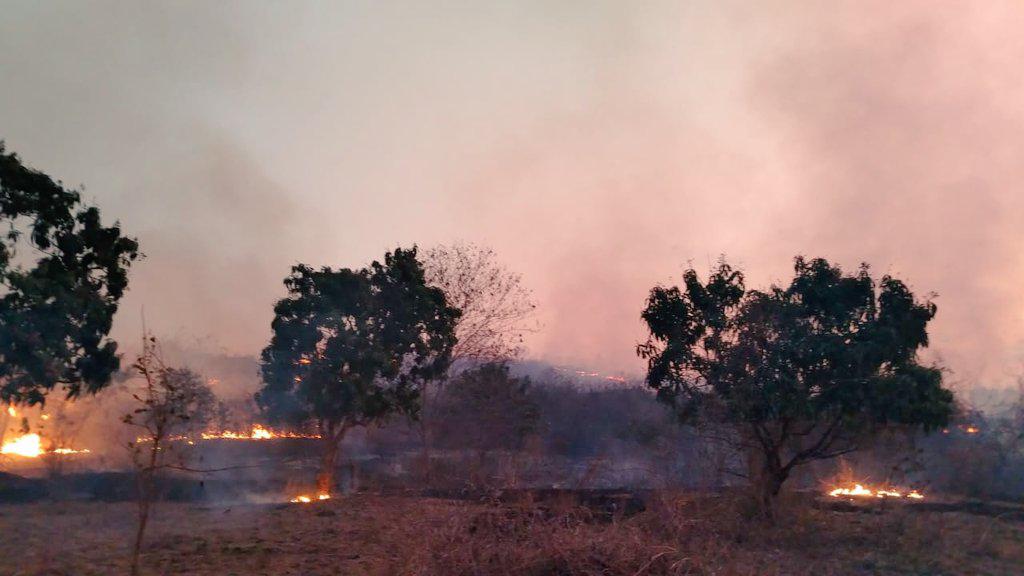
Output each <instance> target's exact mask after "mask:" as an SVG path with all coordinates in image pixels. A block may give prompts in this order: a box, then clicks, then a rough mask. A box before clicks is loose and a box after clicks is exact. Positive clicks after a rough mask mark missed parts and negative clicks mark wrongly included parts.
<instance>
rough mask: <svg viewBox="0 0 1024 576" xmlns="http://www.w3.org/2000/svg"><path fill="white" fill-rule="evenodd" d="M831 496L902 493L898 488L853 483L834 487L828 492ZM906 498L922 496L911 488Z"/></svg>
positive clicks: (892, 495) (867, 495)
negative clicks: (848, 486)
mask: <svg viewBox="0 0 1024 576" xmlns="http://www.w3.org/2000/svg"><path fill="white" fill-rule="evenodd" d="M828 495H829V496H831V497H833V498H842V497H852V498H871V497H874V498H903V497H904V494H903V493H902V492H900V491H898V490H892V489H886V488H878V489H875V490H872V489H870V488H865V487H864V486H863V485H862V484H854V485H853V488H835V489H833V490H831V491H829V493H828ZM906 497H907V498H912V499H914V500H920V499H922V498H924V495H922V494H921V493H920V492H918V491H917V490H911V491H910V492H908V493H907V494H906Z"/></svg>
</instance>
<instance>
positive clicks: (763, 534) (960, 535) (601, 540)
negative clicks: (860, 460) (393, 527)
mask: <svg viewBox="0 0 1024 576" xmlns="http://www.w3.org/2000/svg"><path fill="white" fill-rule="evenodd" d="M785 498H786V500H788V501H784V502H782V506H780V515H779V516H778V517H777V518H776V520H775V522H767V521H764V520H762V519H761V518H760V517H759V516H758V514H757V507H756V503H755V502H754V501H753V500H752V499H751V498H749V497H744V496H742V495H739V494H722V495H718V496H708V495H704V496H699V497H693V496H689V497H686V496H682V495H674V494H671V493H663V494H659V495H655V496H654V497H652V498H651V499H649V501H648V509H647V510H646V511H645V512H643V513H641V514H638V515H636V516H633V517H631V518H626V519H617V520H615V521H612V522H611V523H602V522H600V521H598V520H597V519H596V518H595V516H594V515H593V514H592V513H591V512H590V511H588V510H586V509H581V508H566V509H561V510H555V509H550V508H549V509H541V508H538V507H536V506H529V505H519V506H499V505H492V506H488V507H485V508H482V509H481V508H472V507H467V508H464V509H461V510H460V511H459V513H455V514H453V515H452V516H451V517H450V519H449V521H448V523H447V524H445V525H444V526H443V527H440V528H438V529H436V530H434V531H433V532H431V533H429V534H425V542H424V543H423V544H422V546H421V547H420V549H419V550H418V551H417V552H416V553H415V554H414V555H413V556H412V557H411V558H410V560H409V564H408V566H407V569H406V572H407V573H409V574H417V575H420V576H431V575H437V576H440V575H446V576H448V575H451V576H458V575H473V576H511V575H521V574H525V575H542V574H543V575H570V574H571V575H597V574H600V575H604V576H618V575H623V576H626V575H628V576H641V575H648V576H650V575H676V574H718V575H731V574H736V575H740V574H760V575H770V574H778V575H783V574H785V575H796V574H807V575H810V574H814V575H822V574H850V573H866V574H905V573H941V574H967V573H979V571H980V572H981V573H991V574H1014V573H1020V570H1022V569H1024V546H1022V545H1021V544H1022V543H1024V528H1022V526H1021V525H1020V524H1015V523H1008V522H1002V521H1000V520H997V519H993V518H986V517H977V516H968V515H964V514H939V513H930V512H921V511H914V510H911V509H906V508H896V509H886V510H884V511H882V512H879V513H859V512H852V513H851V512H836V511H831V510H822V509H817V508H815V507H813V506H812V505H811V502H810V501H809V500H808V499H807V498H806V497H801V496H799V495H790V496H787V497H785Z"/></svg>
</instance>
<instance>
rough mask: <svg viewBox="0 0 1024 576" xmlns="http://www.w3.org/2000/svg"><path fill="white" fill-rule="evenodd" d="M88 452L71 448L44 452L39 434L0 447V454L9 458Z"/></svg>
mask: <svg viewBox="0 0 1024 576" xmlns="http://www.w3.org/2000/svg"><path fill="white" fill-rule="evenodd" d="M88 453H89V450H75V449H72V448H64V447H58V448H52V449H50V450H45V449H44V448H43V439H42V438H41V437H40V436H39V434H24V435H22V436H19V437H17V438H15V439H13V440H8V441H7V442H4V445H3V446H0V454H8V455H11V456H22V457H24V458H38V457H40V456H42V455H43V454H88Z"/></svg>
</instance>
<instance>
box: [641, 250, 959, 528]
mask: <svg viewBox="0 0 1024 576" xmlns="http://www.w3.org/2000/svg"><path fill="white" fill-rule="evenodd" d="M683 282H684V284H683V287H682V288H679V287H671V288H664V287H658V288H654V289H653V290H652V291H651V294H650V296H649V298H648V300H647V305H646V308H645V310H644V312H643V319H644V321H645V322H646V324H647V326H648V328H649V329H650V337H649V339H648V340H647V342H646V343H644V344H641V345H640V346H639V347H638V353H639V355H640V356H641V357H643V358H645V359H646V360H647V363H648V369H647V383H648V385H650V386H651V387H653V388H654V389H656V390H657V393H658V397H659V398H660V399H662V400H663V401H665V402H668V403H669V404H671V405H672V406H674V407H675V408H676V409H677V410H678V411H679V414H680V415H681V416H683V417H694V416H696V415H702V416H703V417H706V418H710V419H711V420H713V421H717V422H722V423H727V424H729V425H730V426H732V427H733V428H734V429H735V430H736V431H737V437H738V441H739V443H740V444H741V445H742V446H743V447H745V448H747V449H748V450H750V451H751V454H753V455H754V456H755V458H754V459H753V460H752V466H751V468H752V473H753V477H752V480H753V481H754V482H755V485H756V486H758V487H759V489H760V498H761V502H762V505H763V506H764V510H765V512H766V513H767V514H769V515H770V514H771V511H772V504H773V500H774V497H775V496H776V495H777V494H778V492H779V489H780V488H781V486H782V484H783V483H784V482H785V481H786V479H787V478H788V477H789V475H790V473H791V472H792V471H793V469H794V468H795V467H797V466H800V465H802V464H805V463H807V462H811V461H813V460H818V459H824V458H832V457H835V456H838V455H841V454H845V453H847V452H850V451H853V450H856V449H857V448H858V447H859V446H860V445H862V443H863V440H864V439H865V438H867V437H869V436H870V432H871V431H872V429H873V428H875V427H877V426H879V425H888V424H893V425H909V426H920V427H923V428H924V429H925V430H926V431H927V430H931V429H934V428H936V427H942V426H944V425H945V424H946V422H947V420H948V419H949V417H950V414H951V412H952V409H953V395H952V393H951V392H950V391H948V390H946V389H945V388H943V386H942V374H941V372H940V370H939V369H937V368H933V367H927V366H922V365H921V364H920V363H919V362H918V359H917V351H918V349H920V348H922V347H924V346H927V344H928V333H927V330H926V328H927V325H928V322H929V321H930V320H931V319H932V318H933V317H934V315H935V310H936V308H935V305H934V304H933V303H931V302H930V301H927V300H926V301H924V302H919V301H917V300H916V299H915V297H914V295H913V294H912V293H911V291H910V290H909V289H908V288H907V287H906V286H905V285H904V284H903V283H902V282H900V281H899V280H896V279H895V278H892V277H890V276H885V277H883V278H882V280H881V282H880V283H879V284H877V285H876V283H875V282H874V280H872V278H871V276H870V275H869V270H868V267H867V266H866V265H863V266H862V267H861V269H860V270H859V272H858V273H857V274H854V275H845V274H843V273H842V271H841V270H840V268H838V267H836V266H832V265H830V264H829V263H828V262H827V261H825V260H823V259H815V260H811V261H806V260H804V259H803V258H797V259H796V263H795V275H794V278H793V280H792V282H791V283H790V285H789V286H788V287H784V288H783V287H777V286H773V287H771V288H770V289H769V290H767V291H764V292H761V291H755V290H749V291H748V290H747V289H746V288H745V286H744V282H743V275H742V274H741V273H740V272H738V271H735V270H733V269H732V268H731V267H730V266H729V265H728V264H726V263H725V262H724V261H723V262H720V263H719V265H718V267H717V269H716V270H714V271H713V273H712V274H711V276H710V278H708V281H707V282H706V283H702V282H701V281H700V279H699V278H698V275H697V273H696V272H695V271H694V270H692V269H690V270H687V271H686V272H685V274H684V276H683Z"/></svg>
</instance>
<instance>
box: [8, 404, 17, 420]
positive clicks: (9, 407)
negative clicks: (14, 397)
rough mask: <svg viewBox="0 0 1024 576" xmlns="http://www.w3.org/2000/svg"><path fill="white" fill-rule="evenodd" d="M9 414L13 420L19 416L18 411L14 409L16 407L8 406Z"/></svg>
mask: <svg viewBox="0 0 1024 576" xmlns="http://www.w3.org/2000/svg"><path fill="white" fill-rule="evenodd" d="M7 414H8V415H9V416H10V417H11V418H14V417H16V416H17V415H18V411H17V410H15V409H14V406H8V407H7Z"/></svg>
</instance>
